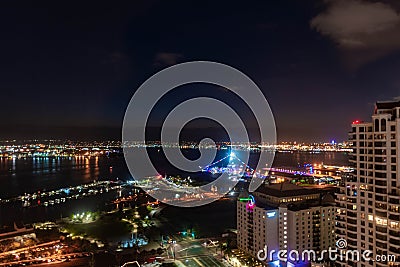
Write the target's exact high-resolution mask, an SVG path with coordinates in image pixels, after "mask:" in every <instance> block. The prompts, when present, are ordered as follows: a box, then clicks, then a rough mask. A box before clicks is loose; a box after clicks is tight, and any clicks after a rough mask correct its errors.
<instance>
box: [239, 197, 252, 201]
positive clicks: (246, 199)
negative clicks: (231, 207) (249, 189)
mask: <svg viewBox="0 0 400 267" xmlns="http://www.w3.org/2000/svg"><path fill="white" fill-rule="evenodd" d="M250 200H251V198H249V197H246V198H239V201H250Z"/></svg>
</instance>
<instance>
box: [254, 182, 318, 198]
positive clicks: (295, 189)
mask: <svg viewBox="0 0 400 267" xmlns="http://www.w3.org/2000/svg"><path fill="white" fill-rule="evenodd" d="M257 192H259V193H262V194H266V195H270V196H274V197H292V196H302V195H312V194H318V193H320V192H321V190H320V189H316V188H305V187H302V186H298V185H295V184H292V183H288V182H285V183H279V184H271V185H265V186H260V187H259V188H258V189H257Z"/></svg>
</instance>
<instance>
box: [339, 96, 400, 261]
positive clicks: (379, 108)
mask: <svg viewBox="0 0 400 267" xmlns="http://www.w3.org/2000/svg"><path fill="white" fill-rule="evenodd" d="M399 127H400V102H399V101H392V102H377V103H376V105H375V110H374V113H373V115H372V121H371V122H362V121H354V122H353V123H352V130H351V132H350V133H349V137H350V138H349V139H350V141H351V142H352V143H353V152H352V153H351V154H350V163H351V164H352V166H353V167H354V173H353V174H349V175H345V176H344V177H343V180H342V184H341V186H340V192H339V193H338V194H337V203H338V215H337V219H336V233H337V239H343V240H345V241H346V243H347V247H345V248H344V249H345V250H347V251H348V250H357V251H360V253H361V252H363V251H366V250H369V251H371V252H372V257H368V258H371V259H375V257H376V256H378V257H380V256H384V257H391V255H395V256H397V260H398V259H399V256H400V210H399V208H400V180H399V179H400V176H399V171H398V170H399V168H400V165H399V164H400V161H399V157H400V153H399V143H400V134H399V129H400V128H399ZM336 265H337V266H360V267H367V266H377V267H384V266H398V265H396V264H395V263H393V262H389V261H388V260H386V261H385V260H383V261H373V260H371V261H364V260H363V258H361V259H360V260H352V259H349V258H347V260H346V258H345V259H344V260H342V261H338V262H337V263H336Z"/></svg>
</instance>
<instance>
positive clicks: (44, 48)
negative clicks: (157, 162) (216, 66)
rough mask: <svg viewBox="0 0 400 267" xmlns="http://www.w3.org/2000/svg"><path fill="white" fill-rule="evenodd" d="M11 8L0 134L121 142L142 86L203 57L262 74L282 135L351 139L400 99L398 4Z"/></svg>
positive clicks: (5, 26)
mask: <svg viewBox="0 0 400 267" xmlns="http://www.w3.org/2000/svg"><path fill="white" fill-rule="evenodd" d="M63 3H64V4H63ZM0 5H1V7H0V29H1V41H0V48H1V57H0V68H1V70H0V77H1V78H0V88H1V92H2V94H1V96H2V97H1V109H2V116H1V121H0V132H1V133H0V138H6V139H20V138H71V139H79V138H85V139H88V138H89V139H90V138H91V139H99V138H102V139H104V138H107V139H117V140H118V139H120V135H121V125H122V120H123V116H124V112H125V109H126V107H127V105H128V103H129V100H130V98H131V97H132V95H133V93H134V92H135V90H136V88H138V87H139V86H140V84H141V83H143V82H144V81H145V80H146V79H148V78H149V77H150V76H151V75H153V74H155V73H156V72H157V71H159V70H161V69H163V68H165V67H167V66H171V65H174V64H176V63H179V62H186V61H193V60H209V61H216V62H221V63H225V64H228V65H230V66H232V67H235V68H237V69H239V70H241V71H243V72H244V73H246V74H247V75H248V76H249V77H251V78H252V79H253V80H254V81H255V82H256V83H257V84H258V86H259V87H260V88H261V89H262V90H263V92H264V94H265V96H266V98H267V99H268V101H269V103H270V106H271V108H272V110H273V112H274V115H275V119H276V124H277V131H278V138H279V140H280V141H284V140H288V141H294V140H296V141H330V140H332V139H335V140H337V141H341V140H344V139H346V138H347V132H348V130H349V128H350V123H351V121H353V120H355V119H359V120H369V119H370V115H371V113H372V111H373V105H374V102H375V101H377V100H391V99H394V98H397V97H399V96H400V2H399V1H396V0H393V1H389V0H388V1H367V0H329V1H328V0H319V1H316V0H315V1H311V0H310V1H296V0H292V1H287V0H279V1H255V2H252V1H219V0H218V1H150V0H146V1H129V2H126V3H122V2H121V3H119V2H117V3H116V2H113V1H108V2H107V3H105V4H102V3H101V2H99V1H93V2H88V1H80V2H76V3H72V2H62V1H51V2H48V3H46V2H42V1H40V2H39V1H32V2H21V1H18V2H17V1H9V2H8V4H7V2H5V1H4V2H2V3H1V4H0ZM193 88H194V89H195V90H203V89H202V87H201V86H197V87H196V86H194V87H193ZM204 90H205V91H207V90H208V91H209V90H210V88H207V89H204ZM217 91H218V90H217ZM219 93H220V91H219V92H217V94H219ZM228 98H229V97H228Z"/></svg>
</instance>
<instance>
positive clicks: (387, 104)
mask: <svg viewBox="0 0 400 267" xmlns="http://www.w3.org/2000/svg"><path fill="white" fill-rule="evenodd" d="M375 105H376V108H377V109H393V108H396V107H400V100H396V101H377V102H376V104H375Z"/></svg>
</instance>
